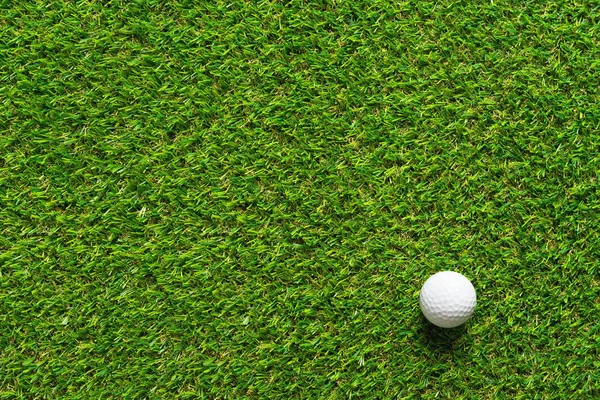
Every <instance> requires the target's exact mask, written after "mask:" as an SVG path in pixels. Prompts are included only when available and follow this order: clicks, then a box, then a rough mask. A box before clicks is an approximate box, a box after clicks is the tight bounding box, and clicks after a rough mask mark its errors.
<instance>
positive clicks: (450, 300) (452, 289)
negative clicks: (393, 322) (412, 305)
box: [419, 271, 477, 328]
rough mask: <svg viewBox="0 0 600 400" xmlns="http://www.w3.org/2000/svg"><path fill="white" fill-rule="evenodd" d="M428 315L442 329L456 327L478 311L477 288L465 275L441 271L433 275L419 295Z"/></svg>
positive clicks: (422, 308)
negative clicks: (476, 306)
mask: <svg viewBox="0 0 600 400" xmlns="http://www.w3.org/2000/svg"><path fill="white" fill-rule="evenodd" d="M419 303H420V305H421V311H423V315H425V318H427V320H429V322H431V323H432V324H434V325H437V326H439V327H442V328H454V327H457V326H459V325H462V324H464V323H465V322H467V320H468V319H469V318H471V316H472V315H473V311H475V304H476V303H477V296H476V295H475V288H474V287H473V285H472V284H471V281H469V280H468V279H467V278H466V277H465V276H464V275H461V274H459V273H458V272H453V271H442V272H438V273H437V274H435V275H433V276H431V277H430V278H429V279H427V281H425V284H424V285H423V287H422V288H421V295H420V296H419Z"/></svg>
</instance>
